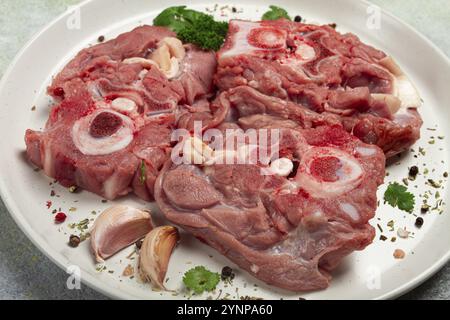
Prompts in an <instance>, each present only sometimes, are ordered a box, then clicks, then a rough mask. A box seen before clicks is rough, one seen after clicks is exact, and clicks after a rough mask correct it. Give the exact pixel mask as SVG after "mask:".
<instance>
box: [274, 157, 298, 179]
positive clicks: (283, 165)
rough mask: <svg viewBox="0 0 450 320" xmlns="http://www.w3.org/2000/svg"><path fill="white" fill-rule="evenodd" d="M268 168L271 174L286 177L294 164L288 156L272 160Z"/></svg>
mask: <svg viewBox="0 0 450 320" xmlns="http://www.w3.org/2000/svg"><path fill="white" fill-rule="evenodd" d="M270 170H271V171H272V173H273V174H276V175H278V176H281V177H287V176H288V175H289V174H290V173H291V172H292V170H294V164H293V163H292V161H291V160H290V159H288V158H280V159H276V160H274V161H272V163H271V164H270Z"/></svg>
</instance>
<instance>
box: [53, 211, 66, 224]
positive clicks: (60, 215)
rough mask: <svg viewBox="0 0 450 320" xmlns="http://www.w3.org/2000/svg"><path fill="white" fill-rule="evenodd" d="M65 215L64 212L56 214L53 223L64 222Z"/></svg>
mask: <svg viewBox="0 0 450 320" xmlns="http://www.w3.org/2000/svg"><path fill="white" fill-rule="evenodd" d="M66 218H67V216H66V214H65V213H64V212H58V213H57V214H56V215H55V223H63V222H64V221H66Z"/></svg>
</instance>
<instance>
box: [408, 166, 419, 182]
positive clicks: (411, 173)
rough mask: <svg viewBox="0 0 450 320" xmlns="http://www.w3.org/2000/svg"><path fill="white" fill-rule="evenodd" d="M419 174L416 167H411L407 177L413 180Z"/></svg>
mask: <svg viewBox="0 0 450 320" xmlns="http://www.w3.org/2000/svg"><path fill="white" fill-rule="evenodd" d="M418 174H419V168H418V167H417V166H412V167H411V168H409V177H410V178H412V179H415V178H416V176H417V175H418Z"/></svg>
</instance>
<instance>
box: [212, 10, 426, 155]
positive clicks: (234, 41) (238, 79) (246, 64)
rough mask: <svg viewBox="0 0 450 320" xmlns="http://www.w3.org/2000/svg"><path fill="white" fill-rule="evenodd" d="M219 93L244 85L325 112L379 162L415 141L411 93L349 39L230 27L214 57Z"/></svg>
mask: <svg viewBox="0 0 450 320" xmlns="http://www.w3.org/2000/svg"><path fill="white" fill-rule="evenodd" d="M218 63H219V69H218V71H217V74H216V84H217V86H218V87H219V88H220V89H221V90H228V89H231V88H235V87H239V86H249V87H251V88H254V89H256V90H258V91H259V92H261V93H263V94H265V95H269V96H272V97H277V98H280V99H283V100H289V101H292V102H294V103H296V104H298V105H299V106H302V107H305V108H308V109H310V110H311V111H314V112H316V113H324V112H327V113H333V114H335V115H337V116H338V117H339V118H340V119H341V123H342V125H343V127H344V128H345V129H346V130H347V131H348V132H351V133H353V134H354V135H355V136H357V137H358V138H360V139H361V140H362V141H364V142H366V143H370V144H376V145H378V146H380V147H381V148H382V149H383V150H384V152H385V153H386V155H387V157H390V156H393V155H395V154H397V153H399V152H402V151H404V150H407V149H408V148H409V147H410V146H411V145H412V144H413V143H414V142H415V141H416V140H417V139H419V137H420V127H421V125H422V120H421V118H420V116H419V114H418V112H417V110H416V109H417V108H418V107H419V106H420V104H421V100H420V97H419V95H418V93H417V90H416V89H415V88H414V86H413V85H412V83H411V82H410V81H409V79H408V78H407V77H406V76H405V75H404V73H403V72H402V70H401V69H400V68H399V67H398V66H397V65H396V63H395V62H394V61H393V59H392V58H391V57H389V56H386V54H385V53H383V52H381V51H379V50H376V49H374V48H372V47H370V46H368V45H365V44H364V43H362V42H361V41H360V40H359V39H358V38H357V37H356V36H354V35H352V34H344V35H342V34H340V33H338V32H336V31H335V30H334V29H332V28H331V27H329V26H316V25H307V24H302V23H296V22H291V21H287V20H283V19H281V20H277V21H263V22H249V21H241V20H232V21H230V27H229V33H228V36H227V40H226V43H225V45H224V46H223V48H222V49H221V50H220V51H219V53H218Z"/></svg>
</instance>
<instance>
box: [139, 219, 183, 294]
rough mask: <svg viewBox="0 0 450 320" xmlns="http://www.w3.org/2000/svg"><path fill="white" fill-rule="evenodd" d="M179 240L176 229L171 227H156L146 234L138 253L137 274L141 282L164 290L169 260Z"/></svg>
mask: <svg viewBox="0 0 450 320" xmlns="http://www.w3.org/2000/svg"><path fill="white" fill-rule="evenodd" d="M179 239H180V235H179V233H178V229H177V228H175V227H172V226H162V227H157V228H155V229H153V230H152V231H150V233H149V234H147V236H146V237H145V239H144V241H143V242H142V246H141V250H140V253H139V272H140V274H141V277H142V279H143V280H147V281H150V282H151V283H152V284H153V286H154V287H155V288H159V289H163V290H165V287H164V278H165V276H166V273H167V267H168V265H169V259H170V256H171V255H172V251H173V249H174V247H175V246H176V245H177V243H178V241H179Z"/></svg>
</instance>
